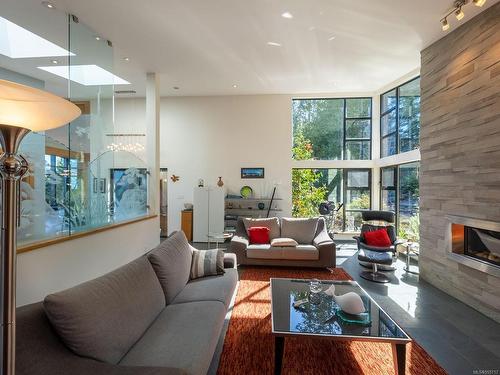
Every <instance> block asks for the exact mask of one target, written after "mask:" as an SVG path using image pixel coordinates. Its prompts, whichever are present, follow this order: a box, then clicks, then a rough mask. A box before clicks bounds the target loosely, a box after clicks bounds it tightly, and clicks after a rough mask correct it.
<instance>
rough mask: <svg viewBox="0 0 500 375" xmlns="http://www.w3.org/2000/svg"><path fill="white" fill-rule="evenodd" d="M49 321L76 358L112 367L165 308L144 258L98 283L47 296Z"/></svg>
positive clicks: (102, 277) (106, 276)
mask: <svg viewBox="0 0 500 375" xmlns="http://www.w3.org/2000/svg"><path fill="white" fill-rule="evenodd" d="M43 306H44V309H45V312H46V314H47V317H48V318H49V320H50V322H51V324H52V326H53V327H54V329H55V331H56V332H57V333H58V335H59V336H60V337H61V339H62V340H63V341H64V343H65V344H66V346H67V347H68V348H70V349H71V350H72V351H73V352H75V353H76V354H78V355H80V356H83V357H89V358H94V359H97V360H99V361H103V362H107V363H112V364H116V363H118V362H119V361H120V359H121V358H122V357H123V356H124V355H125V353H127V351H128V350H129V349H130V348H131V347H132V345H133V344H134V343H135V342H136V341H137V340H138V339H139V338H140V337H141V336H142V334H143V333H144V331H145V330H146V329H147V328H148V327H149V325H150V324H151V323H152V322H153V321H154V319H155V318H156V317H157V316H158V314H159V313H160V312H161V311H162V309H164V308H165V296H164V294H163V291H162V289H161V286H160V283H159V281H158V278H157V277H156V274H155V272H154V270H153V268H152V267H151V264H150V263H149V261H148V260H147V259H146V257H140V258H139V259H136V260H135V261H133V262H131V263H128V264H126V265H125V266H123V267H120V268H118V269H117V270H115V271H113V272H110V273H108V274H106V275H104V276H101V277H99V278H97V279H94V280H91V281H88V282H86V283H83V284H80V285H78V286H75V287H73V288H70V289H67V290H64V291H62V292H58V293H54V294H49V295H48V296H47V297H45V300H44V303H43Z"/></svg>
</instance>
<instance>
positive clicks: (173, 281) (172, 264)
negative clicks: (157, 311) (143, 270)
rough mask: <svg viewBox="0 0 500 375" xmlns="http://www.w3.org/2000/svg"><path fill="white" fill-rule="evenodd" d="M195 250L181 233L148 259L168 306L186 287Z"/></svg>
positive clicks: (163, 243) (171, 238)
mask: <svg viewBox="0 0 500 375" xmlns="http://www.w3.org/2000/svg"><path fill="white" fill-rule="evenodd" d="M192 251H193V248H192V246H191V245H189V243H188V240H187V238H186V235H185V234H184V232H182V231H179V232H176V233H174V234H173V235H172V236H170V237H169V238H167V239H166V240H165V241H163V242H162V243H161V244H160V245H158V247H157V248H156V249H154V250H152V251H151V252H150V253H149V256H148V259H149V261H150V262H151V264H152V265H153V268H154V270H155V272H156V275H157V276H158V279H159V280H160V284H161V287H162V289H163V292H164V293H165V299H166V301H167V304H168V303H170V302H172V301H173V300H174V298H175V296H176V295H177V294H179V292H180V291H181V290H182V289H183V288H184V286H186V284H187V282H188V281H189V274H190V272H191V261H192V259H193V256H192Z"/></svg>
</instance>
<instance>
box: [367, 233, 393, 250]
mask: <svg viewBox="0 0 500 375" xmlns="http://www.w3.org/2000/svg"><path fill="white" fill-rule="evenodd" d="M363 237H364V238H365V243H366V244H367V245H369V246H377V247H389V246H391V245H392V242H391V239H390V238H389V234H388V233H387V229H385V228H380V229H377V230H374V231H371V232H370V231H368V232H365V233H363Z"/></svg>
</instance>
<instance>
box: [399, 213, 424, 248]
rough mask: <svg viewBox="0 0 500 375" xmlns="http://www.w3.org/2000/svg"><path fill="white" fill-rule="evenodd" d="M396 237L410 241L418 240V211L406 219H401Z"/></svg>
mask: <svg viewBox="0 0 500 375" xmlns="http://www.w3.org/2000/svg"><path fill="white" fill-rule="evenodd" d="M398 237H400V238H402V239H405V240H408V241H412V242H420V215H419V214H418V213H417V214H415V215H413V216H411V217H409V218H408V219H406V220H403V219H402V220H401V222H400V224H399V231H398Z"/></svg>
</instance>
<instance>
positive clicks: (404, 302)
mask: <svg viewBox="0 0 500 375" xmlns="http://www.w3.org/2000/svg"><path fill="white" fill-rule="evenodd" d="M337 247H338V250H337V266H338V267H342V268H344V269H345V270H346V271H347V272H348V273H349V274H350V275H351V276H352V277H353V278H354V279H355V280H356V281H357V282H358V283H359V284H360V285H361V286H362V287H363V288H364V289H365V290H366V291H367V292H368V293H370V295H371V296H372V297H373V298H374V299H375V300H376V301H377V302H378V303H379V304H380V305H381V306H382V308H384V310H386V311H387V312H388V313H389V315H391V317H392V318H393V319H394V320H395V321H396V322H397V323H398V324H399V325H400V326H401V327H402V328H403V329H405V330H406V331H407V332H408V334H409V335H410V336H412V337H413V339H415V340H416V341H417V342H418V343H419V344H420V345H421V346H422V347H423V348H424V349H425V350H426V351H427V352H428V353H429V354H430V355H431V356H432V357H433V358H434V359H436V361H437V362H438V363H439V364H440V365H441V366H442V367H443V368H444V369H445V370H446V371H447V372H448V373H450V374H453V375H454V374H459V375H461V374H487V373H490V374H500V324H498V323H496V322H495V321H493V320H491V319H489V318H487V317H486V316H484V315H483V314H481V313H480V312H478V311H476V310H474V309H472V308H470V307H469V306H467V305H465V304H463V303H462V302H460V301H458V300H457V299H455V298H453V297H451V296H449V295H448V294H446V293H444V292H442V291H441V290H439V289H437V288H435V287H433V286H432V285H430V284H428V283H427V282H425V281H422V280H419V277H418V276H417V275H412V274H408V273H405V272H404V270H403V267H404V259H403V260H398V262H397V263H396V271H394V273H393V274H392V276H391V279H392V280H391V282H390V283H388V284H377V283H373V282H370V281H367V280H364V279H363V278H361V277H360V276H359V272H360V270H361V268H362V267H361V266H360V265H359V263H358V262H357V258H356V251H357V249H356V245H355V243H353V242H350V241H349V242H347V241H346V242H341V241H338V243H337ZM387 274H389V275H390V274H391V273H387ZM481 370H493V371H492V372H481Z"/></svg>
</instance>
